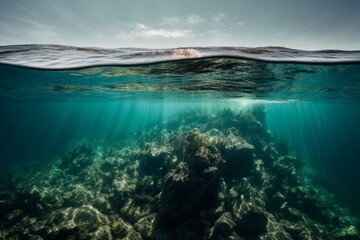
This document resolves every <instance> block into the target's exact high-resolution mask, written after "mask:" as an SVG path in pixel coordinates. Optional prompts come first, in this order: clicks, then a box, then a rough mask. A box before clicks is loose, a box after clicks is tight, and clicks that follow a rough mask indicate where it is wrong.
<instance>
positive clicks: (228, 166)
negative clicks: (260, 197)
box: [220, 134, 254, 179]
mask: <svg viewBox="0 0 360 240" xmlns="http://www.w3.org/2000/svg"><path fill="white" fill-rule="evenodd" d="M220 146H221V147H220V149H221V153H222V155H223V158H224V159H225V167H224V178H226V179H233V178H241V177H244V176H247V175H249V174H250V173H251V171H252V170H253V169H254V158H253V153H254V147H253V146H252V145H251V144H249V143H247V142H246V141H245V140H244V139H243V138H241V137H239V136H235V135H232V134H231V135H229V136H228V137H226V138H225V139H224V140H223V142H221V143H220Z"/></svg>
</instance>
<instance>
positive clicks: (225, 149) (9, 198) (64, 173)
mask: <svg viewBox="0 0 360 240" xmlns="http://www.w3.org/2000/svg"><path fill="white" fill-rule="evenodd" d="M256 111H257V110H254V111H251V110H249V111H247V112H242V113H234V112H233V111H230V110H228V111H223V112H221V113H216V114H214V115H209V114H203V113H201V112H191V114H189V113H186V114H185V113H183V114H181V116H180V117H179V116H176V117H175V120H174V119H173V120H172V124H170V125H171V126H169V124H167V123H165V125H164V126H162V125H158V126H154V127H153V128H152V129H151V130H150V131H149V132H146V133H144V134H143V135H141V134H139V135H136V137H133V138H129V139H127V140H126V143H125V142H124V145H121V147H111V148H109V149H106V148H102V147H98V148H96V151H95V148H94V147H93V146H92V145H90V144H88V143H81V144H78V145H76V146H75V147H74V148H73V149H72V150H70V151H69V152H67V153H66V155H65V157H63V158H62V159H61V162H60V164H59V161H57V162H56V161H54V162H53V163H49V166H44V167H43V169H41V170H39V169H40V168H38V167H37V168H36V167H33V168H31V169H25V170H24V169H22V170H20V169H15V170H14V171H13V173H11V174H10V175H6V176H10V177H11V178H13V179H11V180H9V182H12V183H16V184H15V185H14V184H11V185H14V186H9V187H8V188H6V187H5V188H4V186H3V185H4V184H5V183H3V185H2V186H1V188H0V189H1V191H2V193H1V195H0V196H1V197H3V196H4V197H3V198H1V199H0V239H159V240H162V239H194V240H195V239H196V240H197V239H212V240H215V239H218V240H225V239H234V240H235V239H238V240H241V239H267V240H273V239H274V240H275V239H276V240H277V239H297V240H305V239H308V240H310V239H316V240H321V239H334V240H335V239H336V240H341V239H359V229H357V228H358V226H360V221H359V218H358V217H357V216H355V215H351V214H350V210H349V209H347V207H346V206H344V205H343V204H342V203H341V202H340V201H338V199H336V198H335V197H334V195H333V194H331V193H329V191H328V190H329V189H327V190H325V189H323V188H321V187H320V186H319V185H318V184H314V183H318V182H319V181H316V180H315V181H313V179H314V177H312V176H313V175H304V173H303V171H302V170H303V169H301V164H299V161H300V160H299V159H298V158H297V157H295V156H292V155H291V151H289V149H286V148H287V146H286V143H282V142H277V141H278V140H277V139H274V138H272V136H271V135H270V133H268V132H267V130H266V128H265V120H264V119H265V118H264V115H263V112H262V110H261V109H260V110H259V111H260V112H256ZM258 114H260V115H261V116H260V119H258V116H257V115H258ZM255 157H256V158H255ZM0 179H3V178H0ZM0 184H1V183H0ZM3 189H4V190H3Z"/></svg>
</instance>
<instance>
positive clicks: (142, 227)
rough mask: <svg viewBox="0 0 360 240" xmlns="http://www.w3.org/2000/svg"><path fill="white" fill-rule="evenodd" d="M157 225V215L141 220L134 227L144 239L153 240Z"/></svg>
mask: <svg viewBox="0 0 360 240" xmlns="http://www.w3.org/2000/svg"><path fill="white" fill-rule="evenodd" d="M154 225H155V214H151V215H149V216H146V217H143V218H141V219H140V220H139V221H137V222H136V223H135V225H134V228H135V230H136V231H138V232H139V233H140V234H141V236H142V237H143V238H144V239H151V238H152V236H153V230H154Z"/></svg>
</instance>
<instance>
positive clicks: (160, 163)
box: [139, 144, 170, 175]
mask: <svg viewBox="0 0 360 240" xmlns="http://www.w3.org/2000/svg"><path fill="white" fill-rule="evenodd" d="M144 148H145V150H144V151H143V152H142V153H141V154H140V156H139V158H140V169H141V170H142V171H143V172H144V174H145V175H159V173H160V171H162V168H163V167H164V166H165V162H166V161H168V160H169V159H170V155H169V152H170V150H169V149H167V148H166V147H156V146H155V145H154V144H147V145H145V146H144Z"/></svg>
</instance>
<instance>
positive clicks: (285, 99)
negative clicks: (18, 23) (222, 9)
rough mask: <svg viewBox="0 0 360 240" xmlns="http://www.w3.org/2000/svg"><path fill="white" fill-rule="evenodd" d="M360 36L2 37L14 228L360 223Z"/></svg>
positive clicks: (347, 231)
mask: <svg viewBox="0 0 360 240" xmlns="http://www.w3.org/2000/svg"><path fill="white" fill-rule="evenodd" d="M359 150H360V51H338V50H323V51H301V50H295V49H288V48H282V47H259V48H244V47H211V48H210V47H209V48H177V49H140V48H139V49H135V48H132V49H129V48H126V49H121V48H119V49H101V48H80V47H72V46H59V45H14V46H0V167H1V169H2V171H1V172H0V239H337V240H340V239H360V234H359V232H360V215H359V214H360V191H359V189H360V171H359V169H360V157H359Z"/></svg>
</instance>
